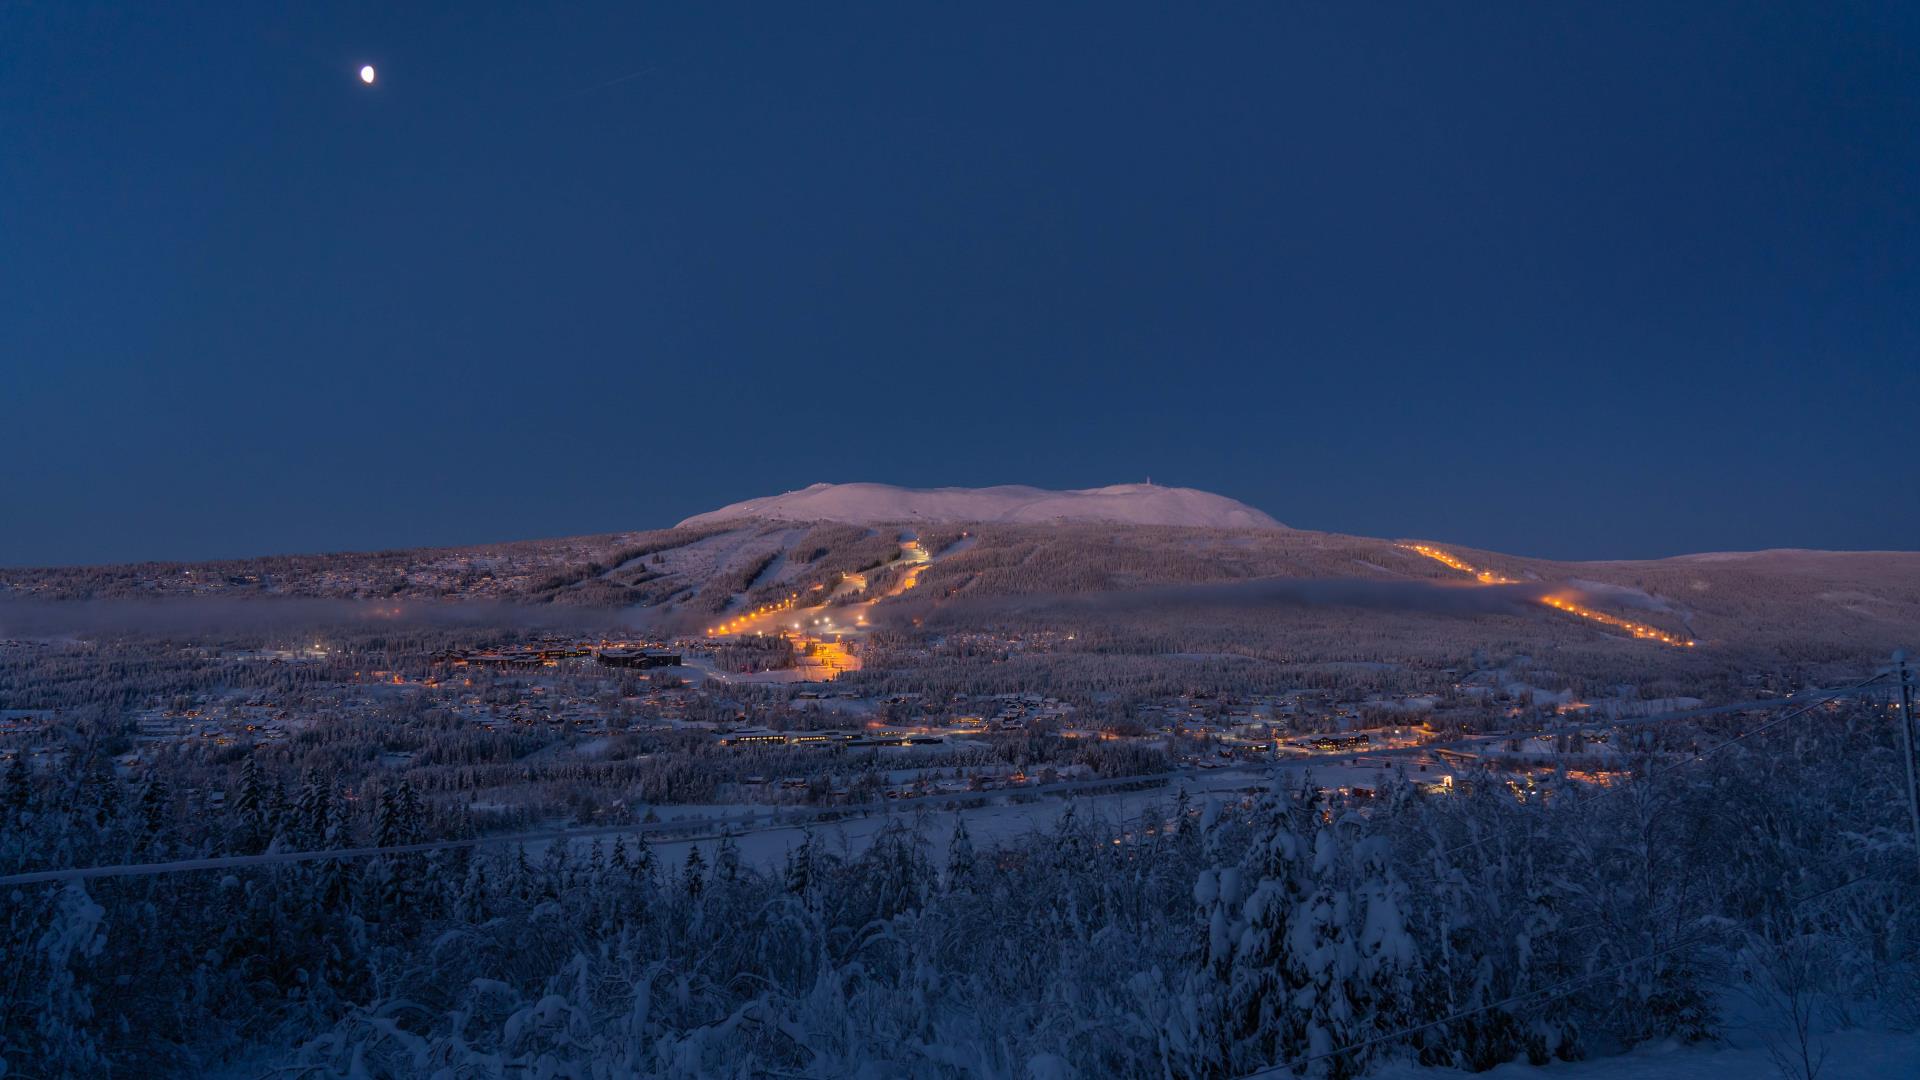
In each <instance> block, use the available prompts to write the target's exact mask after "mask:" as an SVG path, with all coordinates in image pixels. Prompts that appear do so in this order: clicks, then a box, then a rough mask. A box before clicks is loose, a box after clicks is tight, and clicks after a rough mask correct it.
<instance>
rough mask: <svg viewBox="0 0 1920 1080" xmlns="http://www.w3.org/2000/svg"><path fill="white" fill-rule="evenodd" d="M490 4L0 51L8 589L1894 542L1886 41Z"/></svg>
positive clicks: (1894, 142)
mask: <svg viewBox="0 0 1920 1080" xmlns="http://www.w3.org/2000/svg"><path fill="white" fill-rule="evenodd" d="M533 7H535V5H502V6H501V7H499V8H498V9H496V8H494V7H493V6H491V5H485V4H477V3H471V2H468V3H455V4H448V5H426V4H413V3H410V4H404V5H396V4H387V3H380V4H369V5H365V6H364V7H361V6H356V5H347V4H331V5H310V4H298V5H281V4H268V3H245V4H233V5H230V6H226V7H224V8H222V7H219V6H215V5H199V4H195V5H162V4H150V3H141V4H128V5H125V6H124V7H120V8H116V7H96V6H92V5H84V4H80V3H71V2H66V0H62V2H59V3H51V2H49V3H16V4H8V5H5V6H4V7H0V437H3V438H4V440H5V444H4V450H0V507H3V508H4V509H3V510H0V563H5V564H37V563H56V562H60V563H65V562H93V561H106V560H125V559H135V558H143V557H154V558H184V557H203V556H204V557H214V556H227V555H240V554H255V553H265V552H275V551H293V550H323V549H343V548H364V547H388V546H404V545H414V544H429V543H460V542H469V541H484V540H496V539H507V538H518V537H531V536H552V535H565V534H571V533H584V532H599V531H608V530H615V529H627V528H641V527H651V526H658V525H666V524H671V523H672V522H673V521H675V520H678V519H679V518H680V517H682V516H684V515H686V514H690V513H693V512H696V511H699V510H703V509H708V508H711V507H713V506H717V505H720V504H722V503H726V502H730V501H733V500H736V499H740V498H745V497H749V496H753V495H761V494H769V493H772V492H776V491H780V490H785V489H788V488H794V487H800V486H803V485H805V484H807V483H810V482H813V481H816V480H878V481H885V482H892V483H902V484H913V485H942V484H965V485H975V484H992V483H1030V484H1039V485H1043V486H1071V487H1082V486H1092V485H1098V484H1104V483H1112V482H1118V481H1128V480H1137V479H1139V478H1141V477H1142V476H1145V475H1147V474H1151V475H1152V476H1153V478H1154V479H1155V480H1156V481H1158V482H1161V483H1168V484H1183V485H1190V486H1194V487H1202V488H1208V489H1211V490H1215V491H1219V492H1222V493H1224V494H1228V495H1232V496H1235V497H1237V498H1241V499H1244V500H1245V501H1247V502H1250V503H1252V504H1254V505H1256V506H1259V507H1260V508H1262V509H1264V510H1267V511H1268V512H1270V513H1272V514H1273V515H1275V516H1276V517H1278V518H1280V519H1281V520H1283V521H1286V522H1288V523H1291V524H1295V525H1299V526H1303V527H1310V528H1320V529H1331V530H1339V531H1345V532H1355V533H1365V534H1373V535H1392V536H1404V535H1420V536H1432V537H1441V538H1446V539H1451V540H1455V541H1458V542H1462V543H1470V544H1474V545H1478V546H1483V547H1490V548H1498V549H1505V550H1512V551H1518V552H1524V553H1529V554H1541V555H1554V556H1566V557H1602V556H1650V555H1663V554H1672V553H1677V552H1682V551H1690V550H1704V549H1724V548H1746V547H1764V546H1786V545H1792V546H1818V547H1842V548H1857V547H1893V548H1913V547H1916V546H1920V544H1916V536H1920V498H1915V497H1914V495H1915V492H1914V487H1915V481H1916V479H1920V436H1916V434H1915V433H1914V431H1913V430H1912V424H1913V421H1912V418H1913V416H1914V403H1915V401H1916V400H1920V398H1917V396H1916V395H1917V393H1920V228H1917V227H1916V214H1917V213H1920V210H1917V209H1916V208H1917V207H1920V6H1916V5H1913V4H1910V3H1908V4H1887V5H1844V6H1841V5H1833V4H1807V5H1804V6H1800V7H1787V6H1780V5H1771V4H1755V3H1733V4H1727V5H1714V4H1706V3H1685V4H1674V3H1669V2H1662V3H1656V4H1646V5H1617V4H1605V5H1592V6H1590V7H1586V8H1574V7H1571V6H1568V5H1561V4H1537V3H1519V4H1493V3H1488V4H1457V5H1436V4H1429V3H1416V4H1411V5H1407V6H1406V7H1404V8H1396V7H1395V6H1391V5H1371V4H1370V5H1343V4H1336V5H1314V6H1312V7H1307V6H1301V5H1293V4H1254V5H1247V6H1245V7H1234V8H1226V7H1221V6H1217V5H1208V6H1207V10H1205V11H1201V10H1196V8H1197V7H1198V6H1196V5H1148V6H1145V7H1140V8H1133V7H1131V6H1128V5H1116V4H1112V3H1101V4H1096V5H1089V6H1086V7H1069V6H1064V5H1034V4H1013V5H1006V6H1001V7H992V6H982V5H974V4H968V5H953V6H948V7H945V8H935V7H933V6H929V5H920V4H898V3H885V4H876V5H873V6H869V7H843V6H839V5H830V4H828V5H811V4H809V5H772V4H750V5H711V4H692V5H676V6H675V9H672V10H669V9H665V8H660V9H656V10H634V9H635V7H636V5H632V4H627V3H618V4H609V5H604V6H602V5H584V4H582V5H569V7H568V10H567V11H566V13H565V14H546V13H541V12H535V11H532V10H520V9H531V8H533ZM1362 7H1364V10H1358V9H1359V8H1362ZM176 8H181V9H184V8H192V9H193V10H174V9H176ZM688 9H692V10H688ZM365 62H371V63H373V64H375V65H377V66H378V68H379V70H380V82H379V83H378V85H377V86H375V87H373V88H371V89H369V88H366V87H363V86H361V85H360V83H359V82H358V80H357V78H356V75H355V72H356V70H357V69H358V67H359V66H360V64H362V63H365ZM1902 411H1904V414H1905V417H1906V418H1907V422H1908V425H1909V426H1908V428H1907V429H1906V430H1903V429H1902V427H1901V422H1902Z"/></svg>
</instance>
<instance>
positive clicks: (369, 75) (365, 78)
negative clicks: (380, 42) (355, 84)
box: [360, 64, 373, 86]
mask: <svg viewBox="0 0 1920 1080" xmlns="http://www.w3.org/2000/svg"><path fill="white" fill-rule="evenodd" d="M360 81H361V82H363V83H366V84H367V85H368V86H372V85H373V65H372V64H368V65H366V66H364V67H362V68H361V69H360Z"/></svg>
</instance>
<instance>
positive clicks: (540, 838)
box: [0, 772, 1186, 887]
mask: <svg viewBox="0 0 1920 1080" xmlns="http://www.w3.org/2000/svg"><path fill="white" fill-rule="evenodd" d="M1185 776H1186V774H1185V773H1180V772H1165V773H1153V774H1150V775H1146V776H1112V777H1101V778H1096V779H1092V780H1062V781H1059V782H1056V783H1052V784H1039V785H1036V786H1034V787H1030V788H1002V789H998V790H995V791H956V792H951V793H949V794H945V795H928V796H924V797H922V798H918V799H914V800H913V804H914V809H919V808H921V807H931V806H945V805H948V804H951V803H957V802H965V801H967V800H972V799H997V798H1001V797H1005V796H1014V797H1027V796H1036V795H1042V796H1044V795H1056V794H1072V793H1076V792H1081V791H1095V790H1099V789H1101V788H1108V787H1124V786H1127V785H1139V786H1143V787H1145V786H1156V785H1164V784H1167V783H1169V782H1171V781H1174V780H1178V779H1184V778H1185ZM873 809H885V810H889V811H890V810H891V809H892V808H891V807H889V806H888V805H887V804H886V803H884V802H880V803H863V804H860V805H858V806H850V807H847V806H829V807H815V808H812V809H809V810H802V811H791V810H789V811H778V810H769V811H766V812H763V813H759V814H749V815H746V816H744V817H737V818H728V817H704V818H679V819H671V820H666V821H654V822H640V823H636V824H630V825H589V826H582V827H579V828H572V829H541V830H537V831H533V832H522V833H507V834H503V835H500V836H469V837H462V838H460V839H456V840H426V841H422V842H420V843H417V844H389V845H386V846H378V845H374V846H367V847H354V848H337V849H334V850H331V851H269V852H262V853H260V854H257V855H217V856H208V857H207V858H202V859H179V860H175V861H172V862H163V863H126V864H120V865H114V866H81V867H68V868H65V869H60V870H33V871H27V872H24V873H17V874H7V875H4V876H0V887H7V886H17V885H41V884H47V883H51V882H56V881H85V880H93V879H96V878H111V877H136V876H149V875H154V874H172V873H185V872H188V871H195V870H233V869H240V868H243V867H249V866H264V865H274V864H287V863H301V862H318V861H322V860H326V859H363V858H367V857H369V856H373V855H411V854H416V853H419V852H427V851H447V850H452V849H455V848H477V847H485V846H489V845H493V844H530V843H543V842H551V841H554V840H572V839H576V838H580V839H585V838H590V837H604V836H626V835H630V834H650V833H662V832H679V831H682V830H696V831H701V830H705V831H703V832H702V834H701V835H695V836H672V837H670V838H668V839H667V840H666V841H664V842H666V843H681V842H684V841H692V842H695V843H698V842H699V841H702V840H713V839H716V838H717V837H718V835H719V834H718V833H713V832H711V831H710V830H714V829H721V830H725V829H730V828H742V827H749V826H751V827H759V826H771V827H775V828H779V827H784V826H790V825H803V824H807V823H809V822H812V821H816V820H818V819H820V818H823V817H828V816H832V815H844V816H851V812H855V811H860V810H873Z"/></svg>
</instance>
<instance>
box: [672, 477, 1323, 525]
mask: <svg viewBox="0 0 1920 1080" xmlns="http://www.w3.org/2000/svg"><path fill="white" fill-rule="evenodd" d="M741 518H761V519H767V520H773V521H844V522H848V523H850V524H855V525H868V524H874V523H877V522H893V521H949V522H980V523H989V522H992V523H999V524H1042V523H1046V522H1056V521H1097V522H1111V523H1114V524H1121V525H1185V526H1193V527H1201V528H1217V529H1278V528H1285V526H1283V525H1281V524H1280V523H1279V522H1277V521H1275V520H1273V518H1271V517H1268V516H1267V515H1266V514H1264V513H1261V512H1260V511H1258V510H1255V509H1254V508H1253V507H1251V506H1248V505H1247V504H1245V503H1242V502H1236V501H1235V500H1233V499H1229V498H1227V497H1226V496H1224V495H1215V494H1213V493H1212V492H1207V491H1197V490H1195V489H1193V488H1180V487H1161V486H1160V485H1158V484H1114V485H1111V486H1109V487H1099V488H1085V489H1082V490H1078V491H1047V490H1044V489H1042V488H1034V487H1025V486H1022V485H1018V484H1007V485H1002V486H1000V487H984V488H961V487H947V488H903V487H894V486H893V485H891V484H814V485H813V486H811V487H806V488H802V489H800V490H799V491H789V492H787V493H786V494H784V495H773V496H769V497H767V498H761V499H748V500H746V501H745V502H737V503H734V504H733V505H731V506H723V507H721V508H720V509H718V510H711V511H708V512H707V513H704V514H696V515H694V516H693V517H690V518H688V519H687V520H685V521H682V522H681V523H680V526H681V527H682V528H686V527H690V526H702V525H712V524H714V523H716V522H722V521H734V520H738V519H741Z"/></svg>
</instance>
